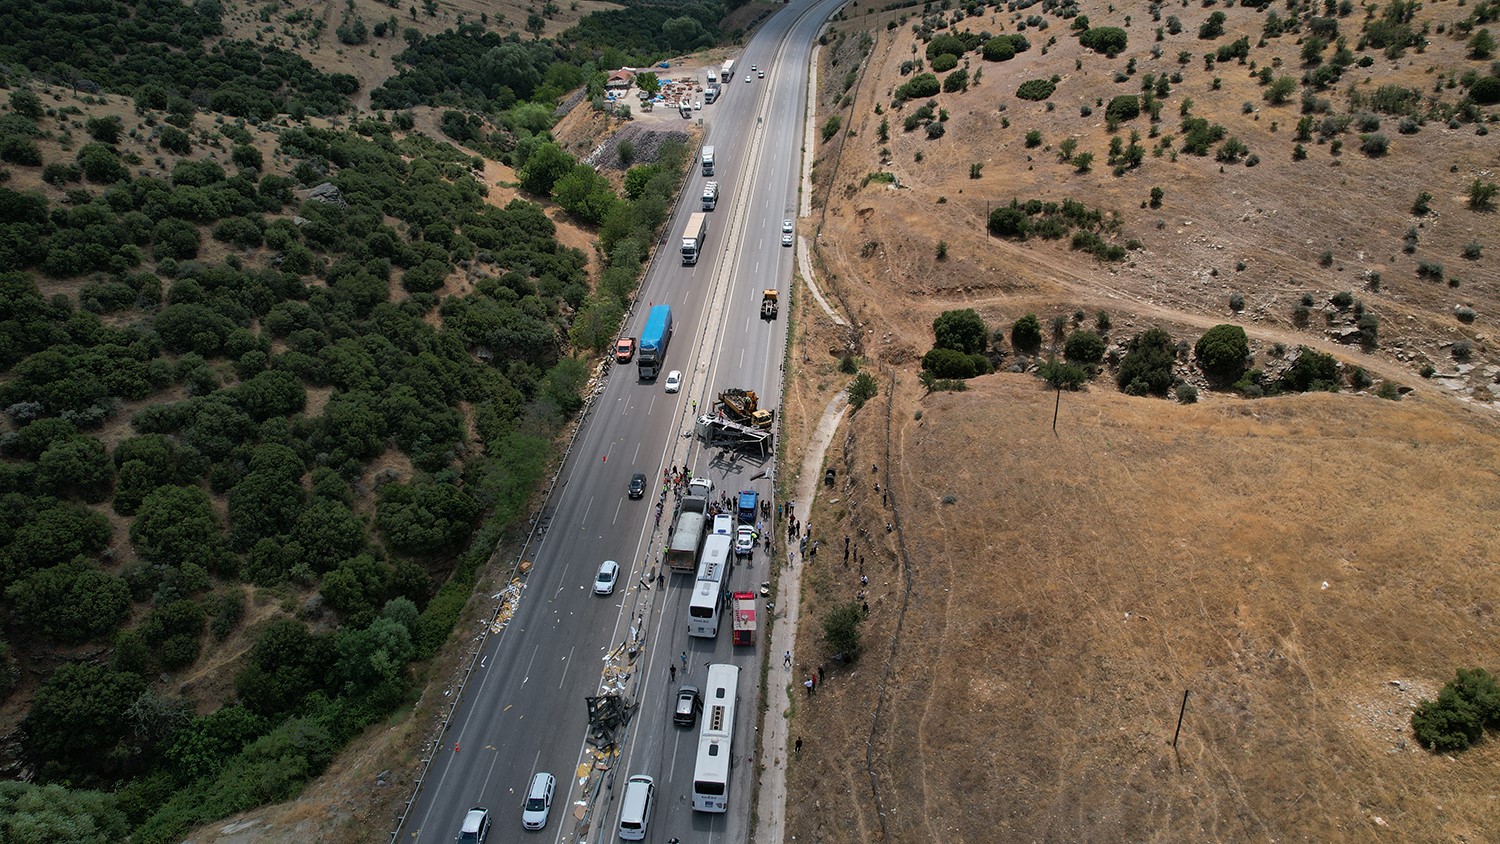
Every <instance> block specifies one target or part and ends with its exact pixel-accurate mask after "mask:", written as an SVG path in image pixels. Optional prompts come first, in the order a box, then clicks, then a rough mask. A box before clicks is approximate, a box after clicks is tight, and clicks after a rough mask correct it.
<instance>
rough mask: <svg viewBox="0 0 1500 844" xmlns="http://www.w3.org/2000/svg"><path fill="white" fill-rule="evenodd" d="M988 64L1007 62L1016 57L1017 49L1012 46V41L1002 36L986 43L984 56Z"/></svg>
mask: <svg viewBox="0 0 1500 844" xmlns="http://www.w3.org/2000/svg"><path fill="white" fill-rule="evenodd" d="M982 55H983V56H984V60H985V61H987V62H1005V61H1010V60H1011V59H1013V58H1015V57H1016V48H1015V47H1013V46H1011V43H1010V39H1009V38H1007V37H1006V36H1004V35H1002V36H1000V37H999V38H991V39H990V40H988V41H986V42H984V52H983V54H982Z"/></svg>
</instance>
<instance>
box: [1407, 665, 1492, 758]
mask: <svg viewBox="0 0 1500 844" xmlns="http://www.w3.org/2000/svg"><path fill="white" fill-rule="evenodd" d="M1411 726H1412V731H1413V732H1414V733H1416V736H1417V742H1418V743H1419V744H1421V745H1422V746H1423V747H1425V748H1427V749H1428V750H1431V751H1433V752H1435V753H1449V752H1453V751H1458V750H1465V749H1467V748H1468V747H1469V746H1470V745H1473V744H1474V743H1476V742H1478V741H1480V740H1481V739H1482V738H1483V737H1484V733H1485V731H1486V730H1494V729H1500V685H1497V684H1496V682H1495V678H1494V676H1493V675H1491V674H1490V673H1489V672H1488V671H1485V670H1484V669H1483V668H1460V669H1459V670H1458V674H1457V676H1455V677H1454V678H1453V679H1452V680H1449V681H1448V682H1447V683H1445V684H1444V685H1443V688H1442V690H1441V691H1439V692H1438V696H1437V698H1436V699H1435V700H1424V701H1422V703H1421V704H1420V705H1419V706H1418V707H1417V709H1416V711H1415V712H1413V713H1412V715H1411Z"/></svg>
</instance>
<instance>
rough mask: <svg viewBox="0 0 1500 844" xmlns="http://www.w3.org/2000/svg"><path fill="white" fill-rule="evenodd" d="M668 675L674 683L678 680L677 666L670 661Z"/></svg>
mask: <svg viewBox="0 0 1500 844" xmlns="http://www.w3.org/2000/svg"><path fill="white" fill-rule="evenodd" d="M667 677H668V678H669V679H670V680H671V681H672V682H674V683H675V682H677V666H675V665H673V664H672V663H670V662H669V663H667Z"/></svg>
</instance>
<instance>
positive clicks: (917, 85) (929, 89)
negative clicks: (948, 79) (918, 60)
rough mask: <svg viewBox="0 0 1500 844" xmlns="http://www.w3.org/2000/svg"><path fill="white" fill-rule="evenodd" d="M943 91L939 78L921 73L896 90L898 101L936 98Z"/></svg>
mask: <svg viewBox="0 0 1500 844" xmlns="http://www.w3.org/2000/svg"><path fill="white" fill-rule="evenodd" d="M940 90H942V85H941V84H940V83H939V82H938V78H937V77H936V76H935V75H933V74H931V73H919V74H917V75H916V76H913V77H912V78H910V79H908V80H906V81H905V82H904V83H902V84H901V87H899V88H897V89H896V94H895V96H896V101H897V102H900V101H902V100H919V99H921V98H923V97H931V96H936V95H937V93H938V91H940Z"/></svg>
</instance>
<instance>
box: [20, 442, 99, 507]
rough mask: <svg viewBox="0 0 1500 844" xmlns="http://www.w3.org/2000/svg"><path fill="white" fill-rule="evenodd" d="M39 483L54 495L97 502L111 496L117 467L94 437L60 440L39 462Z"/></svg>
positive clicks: (37, 472)
mask: <svg viewBox="0 0 1500 844" xmlns="http://www.w3.org/2000/svg"><path fill="white" fill-rule="evenodd" d="M36 479H37V483H38V484H39V485H40V486H41V488H42V489H44V490H46V491H48V492H51V493H53V494H54V495H59V496H64V497H69V498H78V499H81V500H83V501H88V502H90V503H98V502H100V501H103V500H104V499H105V498H107V497H108V496H109V488H110V485H111V484H112V483H113V482H114V466H113V465H112V464H111V463H110V461H109V456H108V455H107V454H105V451H104V443H102V442H99V441H98V440H96V439H94V438H93V437H84V436H77V437H70V438H68V439H65V440H57V441H55V442H53V443H52V445H50V446H48V447H47V450H46V451H44V452H42V455H41V457H39V458H38V459H37V466H36Z"/></svg>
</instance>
